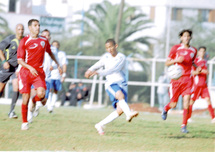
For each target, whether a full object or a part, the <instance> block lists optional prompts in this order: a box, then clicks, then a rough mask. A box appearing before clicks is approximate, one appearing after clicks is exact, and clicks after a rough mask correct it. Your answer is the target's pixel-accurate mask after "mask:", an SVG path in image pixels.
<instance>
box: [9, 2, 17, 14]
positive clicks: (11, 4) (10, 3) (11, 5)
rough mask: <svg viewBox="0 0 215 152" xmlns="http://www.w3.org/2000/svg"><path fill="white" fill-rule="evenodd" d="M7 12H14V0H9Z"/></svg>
mask: <svg viewBox="0 0 215 152" xmlns="http://www.w3.org/2000/svg"><path fill="white" fill-rule="evenodd" d="M9 12H16V0H10V1H9Z"/></svg>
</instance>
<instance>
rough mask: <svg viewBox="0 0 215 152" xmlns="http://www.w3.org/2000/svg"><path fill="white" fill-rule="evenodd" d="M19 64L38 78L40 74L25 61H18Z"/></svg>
mask: <svg viewBox="0 0 215 152" xmlns="http://www.w3.org/2000/svg"><path fill="white" fill-rule="evenodd" d="M18 64H20V65H21V66H22V67H24V68H26V69H28V70H29V71H30V72H31V74H32V75H34V76H38V72H37V70H36V69H35V68H33V67H32V66H30V65H29V64H27V63H26V62H25V61H24V60H23V59H18Z"/></svg>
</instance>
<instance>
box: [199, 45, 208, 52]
mask: <svg viewBox="0 0 215 152" xmlns="http://www.w3.org/2000/svg"><path fill="white" fill-rule="evenodd" d="M200 49H205V51H206V49H207V48H206V47H205V46H200V47H199V48H198V50H200Z"/></svg>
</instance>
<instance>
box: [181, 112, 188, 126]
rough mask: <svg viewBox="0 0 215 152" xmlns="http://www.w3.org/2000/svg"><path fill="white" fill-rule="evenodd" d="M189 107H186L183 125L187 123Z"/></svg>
mask: <svg viewBox="0 0 215 152" xmlns="http://www.w3.org/2000/svg"><path fill="white" fill-rule="evenodd" d="M187 118H188V109H184V113H183V122H182V126H184V125H185V126H186V125H187Z"/></svg>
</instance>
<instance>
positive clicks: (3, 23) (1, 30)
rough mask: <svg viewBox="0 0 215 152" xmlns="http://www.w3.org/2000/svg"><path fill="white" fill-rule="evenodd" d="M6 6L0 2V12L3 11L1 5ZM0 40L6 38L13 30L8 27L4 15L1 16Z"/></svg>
mask: <svg viewBox="0 0 215 152" xmlns="http://www.w3.org/2000/svg"><path fill="white" fill-rule="evenodd" d="M2 6H4V5H3V4H1V3H0V13H1V12H3V10H2V9H1V7H2ZM0 33H1V34H0V41H1V40H2V39H3V38H5V37H6V36H7V35H9V34H11V30H10V29H9V27H8V22H7V20H6V19H4V18H3V17H2V16H0Z"/></svg>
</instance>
